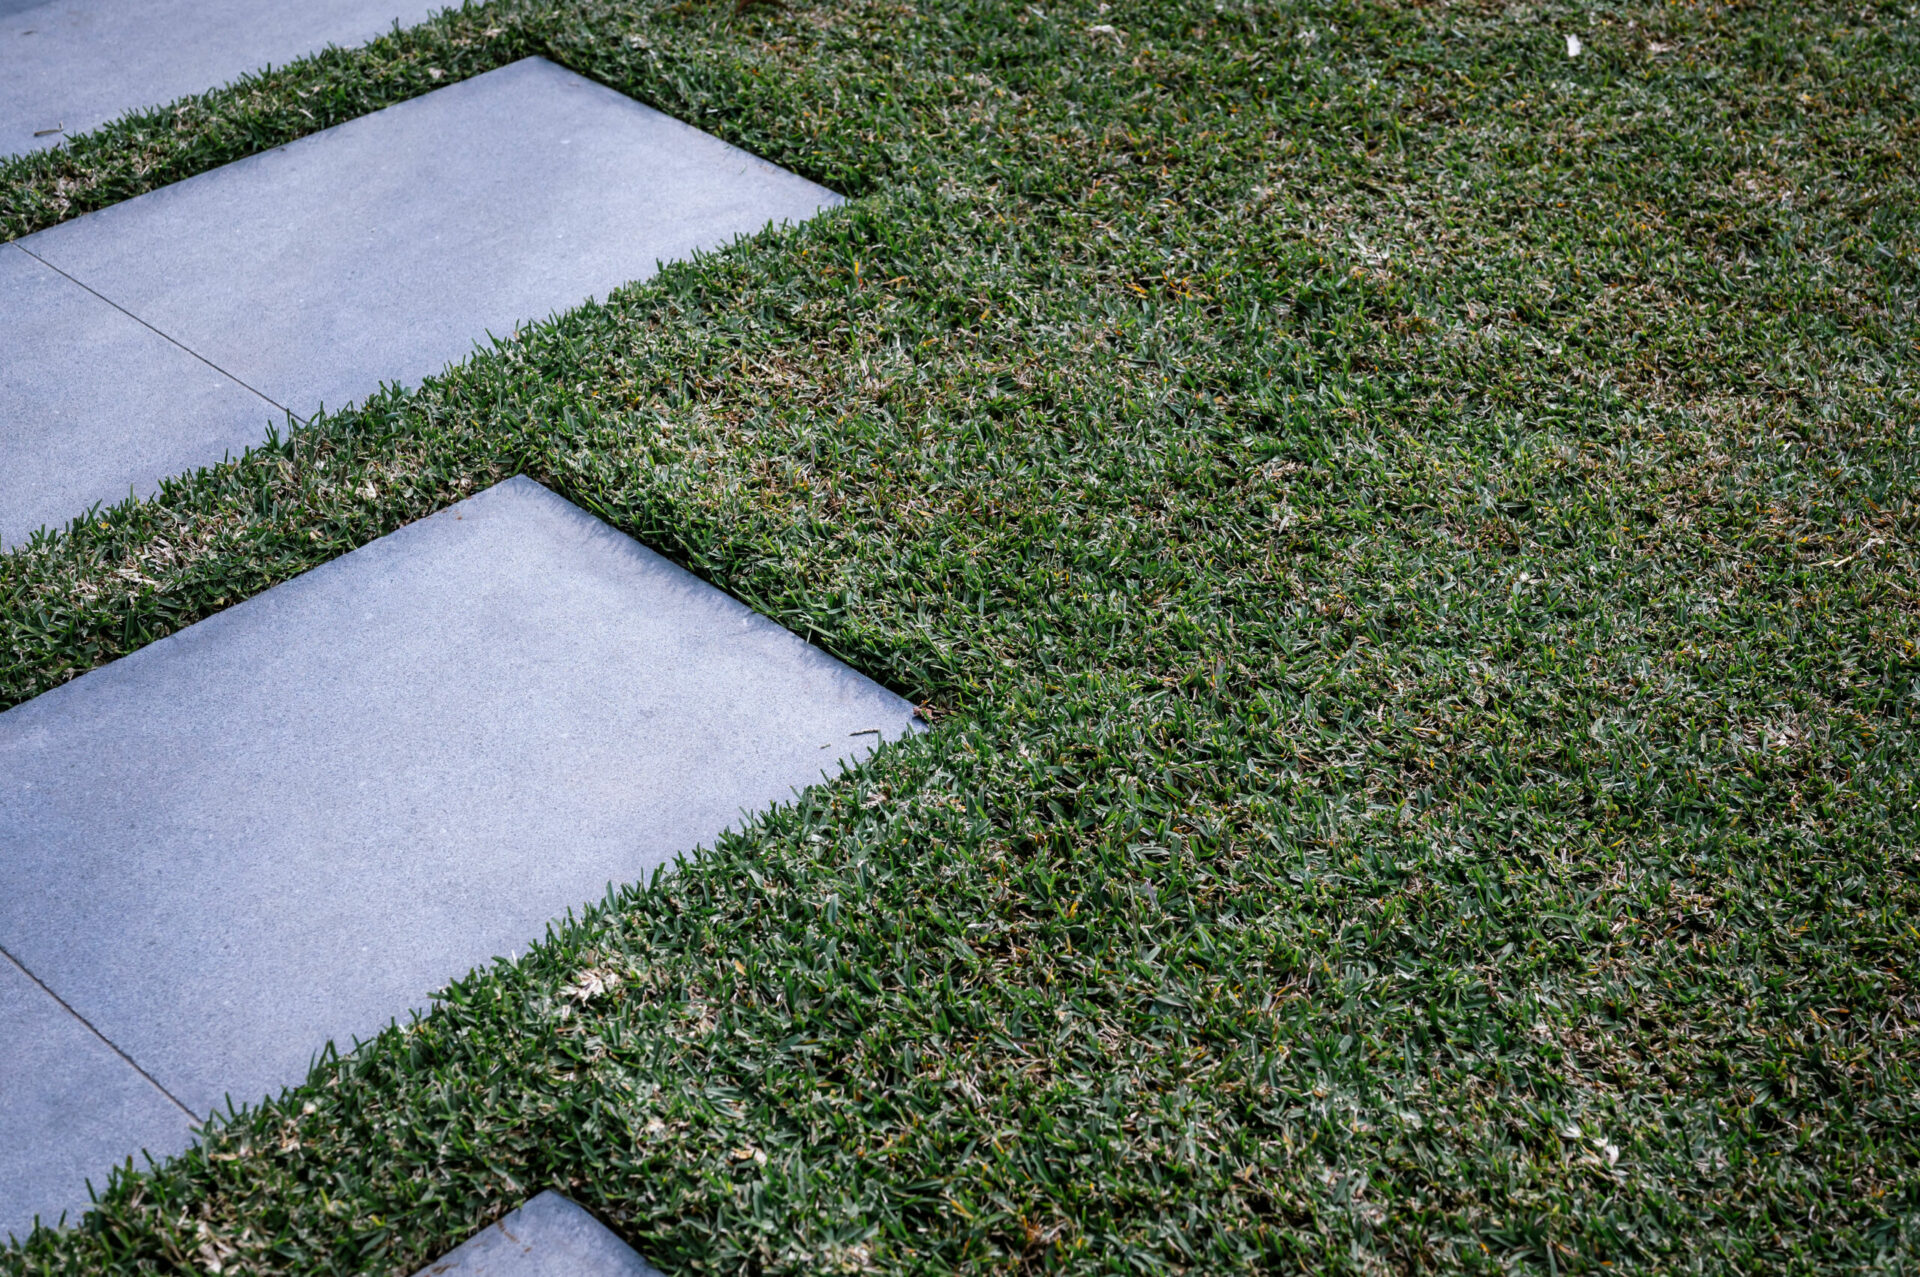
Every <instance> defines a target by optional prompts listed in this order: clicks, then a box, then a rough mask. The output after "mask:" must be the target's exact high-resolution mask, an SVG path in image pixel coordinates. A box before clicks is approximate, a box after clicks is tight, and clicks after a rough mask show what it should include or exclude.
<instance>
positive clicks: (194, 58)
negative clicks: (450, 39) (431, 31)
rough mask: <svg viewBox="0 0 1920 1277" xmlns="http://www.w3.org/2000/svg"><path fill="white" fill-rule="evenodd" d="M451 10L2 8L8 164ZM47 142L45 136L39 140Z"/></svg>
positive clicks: (316, 0)
mask: <svg viewBox="0 0 1920 1277" xmlns="http://www.w3.org/2000/svg"><path fill="white" fill-rule="evenodd" d="M445 7H447V5H446V4H445V3H444V0H437V2H433V3H429V2H428V0H0V156H6V155H12V154H14V153H16V152H19V151H30V150H36V149H38V148H41V147H47V146H58V145H59V144H60V143H61V142H63V141H64V140H66V139H67V138H68V137H72V136H74V135H77V134H80V133H85V132H87V131H88V130H90V129H95V128H98V127H99V126H100V125H102V124H105V123H107V122H108V121H110V120H114V119H117V118H118V117H120V116H122V115H124V114H126V113H127V112H128V111H135V110H141V109H143V108H146V107H154V106H165V105H166V104H167V103H169V102H173V101H175V100H177V99H179V98H183V97H186V96H188V95H189V94H194V93H204V92H206V91H207V90H208V89H214V88H219V87H220V86H221V85H223V84H227V83H229V82H231V81H233V80H237V79H239V78H240V77H241V76H243V75H246V74H247V73H249V72H252V71H259V70H262V69H264V68H265V67H266V66H267V65H268V64H269V63H285V62H290V61H292V60H293V59H295V58H298V57H304V56H305V55H307V54H309V53H317V52H319V51H320V50H321V49H324V48H326V47H327V46H328V45H333V44H338V45H356V44H361V43H364V42H365V41H367V40H370V39H372V38H373V37H375V36H377V35H381V34H382V33H384V32H386V31H389V30H391V29H392V28H393V26H394V24H395V23H400V24H402V25H411V24H413V23H415V22H420V21H422V20H424V19H425V18H427V17H428V16H429V15H431V14H432V13H433V12H434V11H436V10H438V9H442V8H445ZM36 134H39V135H40V136H35V135H36Z"/></svg>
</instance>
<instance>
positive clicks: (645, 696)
mask: <svg viewBox="0 0 1920 1277" xmlns="http://www.w3.org/2000/svg"><path fill="white" fill-rule="evenodd" d="M910 730H912V707H911V706H910V705H908V704H907V702H905V701H903V700H901V699H900V698H899V697H897V696H895V695H893V694H892V693H890V692H888V691H886V690H885V689H883V688H881V687H880V686H878V685H877V684H875V683H873V682H871V681H870V680H868V679H866V678H864V677H862V676H860V675H859V674H857V673H855V672H854V671H852V670H850V669H848V668H847V667H846V666H844V665H842V664H840V663H839V662H838V661H836V660H834V659H833V658H831V657H829V656H827V655H826V654H825V653H823V652H821V651H820V650H819V649H817V648H814V647H812V646H809V645H808V644H806V643H804V642H802V641H801V640H800V639H799V638H797V637H795V636H794V635H793V634H791V633H789V632H788V631H786V630H784V629H782V628H781V627H780V626H778V625H776V624H775V623H773V622H772V621H770V620H768V619H766V618H765V617H762V616H760V615H758V614H757V613H755V612H752V611H751V610H749V609H748V608H746V607H744V606H742V605H741V604H739V603H738V602H735V601H734V600H732V599H730V598H728V597H727V596H726V595H724V594H722V593H721V592H719V591H718V590H715V589H714V588H712V587H711V586H708V585H706V584H704V583H702V582H700V581H699V580H698V579H696V578H695V577H693V576H691V575H689V574H688V573H686V572H684V571H682V570H681V569H679V568H677V567H675V566H673V565H672V564H670V563H669V562H667V561H666V560H665V559H662V558H661V557H659V556H658V555H656V554H653V553H652V552H651V551H648V550H646V549H645V548H643V547H642V546H640V545H639V544H638V543H636V542H634V541H633V540H631V539H630V538H628V537H626V536H623V535H621V534H620V533H618V532H615V531H614V530H612V529H611V528H609V527H607V525H605V524H603V523H601V522H600V521H598V520H597V519H594V518H592V517H591V516H590V515H588V514H586V513H585V512H583V511H581V510H580V509H578V508H577V507H575V506H573V505H571V504H569V503H568V502H566V501H564V500H562V499H561V498H559V497H558V496H555V495H554V494H553V493H551V492H548V491H547V490H546V489H544V488H542V487H540V486H539V485H538V484H535V483H533V482H532V481H530V480H527V479H515V480H511V481H509V482H507V483H504V484H501V485H499V486H497V487H494V488H491V489H489V490H487V491H486V492H485V493H482V494H481V495H479V496H476V497H473V498H471V499H469V500H467V501H465V502H462V503H461V504H459V505H456V506H454V507H452V508H450V509H448V510H445V511H443V512H441V513H439V514H436V515H434V516H433V517H431V518H428V519H425V520H422V521H421V522H419V523H416V524H413V525H411V526H409V527H407V528H403V529H401V530H400V531H398V532H396V533H394V534H392V535H390V536H387V537H384V538H382V539H380V540H378V541H375V542H373V543H372V544H370V545H367V546H364V547H362V548H361V549H359V550H357V551H355V552H353V553H351V554H349V555H346V556H344V557H343V558H340V559H338V560H335V561H334V562H332V563H329V564H327V565H326V566H324V567H320V568H317V569H315V570H314V571H312V572H309V573H307V574H305V575H304V576H301V577H298V578H296V579H294V580H292V581H289V582H287V583H285V584H283V585H280V586H278V587H276V588H274V589H272V590H269V591H267V592H266V593H264V594H261V595H258V596H256V597H255V598H253V599H250V600H248V601H247V602H245V603H242V604H240V605H238V606H236V607H233V608H231V609H229V610H227V611H225V612H222V613H220V614H218V615H215V616H213V617H209V618H208V619H206V620H204V621H201V622H199V623H198V624H195V625H192V626H190V627H188V628H187V629H185V630H182V631H180V632H179V633H176V634H174V635H172V636H170V637H168V638H165V639H162V640H160V641H159V642H157V643H154V644H152V645H150V646H148V647H146V648H143V649H141V650H140V651H138V652H135V653H134V654H132V655H130V656H128V657H125V658H124V659H122V660H119V661H117V662H114V663H113V664H110V665H107V666H104V667H102V668H101V669H98V670H95V671H93V672H91V673H88V674H86V675H84V676H82V677H80V678H78V679H75V680H74V681H72V682H70V683H67V684H65V685H64V686H61V687H59V688H56V689H54V690H53V691H50V692H47V693H45V694H43V695H41V696H39V697H37V698H36V699H34V700H32V701H29V702H27V703H25V704H23V705H20V706H17V707H15V708H14V709H12V710H9V711H7V712H6V713H5V714H0V882H5V883H6V884H7V890H6V891H5V892H0V947H4V948H5V949H6V950H7V951H8V952H11V953H12V954H14V955H15V956H16V957H17V958H19V959H20V961H21V962H22V963H23V964H25V965H26V966H27V967H28V968H29V969H31V970H32V971H33V972H34V973H35V974H36V975H37V976H39V978H40V979H42V980H44V981H45V982H46V983H47V985H48V987H49V988H51V989H52V990H53V991H54V992H56V993H57V994H59V995H60V997H61V998H62V999H63V1000H65V1001H66V1002H67V1004H68V1005H69V1006H71V1007H73V1008H74V1010H75V1011H76V1012H78V1013H79V1014H80V1015H82V1016H84V1017H85V1018H86V1019H87V1020H88V1022H89V1023H91V1024H93V1025H94V1026H96V1027H97V1028H98V1029H99V1030H100V1031H101V1032H102V1033H103V1034H105V1035H106V1036H107V1037H108V1038H109V1039H111V1040H112V1041H113V1042H114V1043H115V1044H117V1045H118V1046H119V1047H120V1048H121V1049H122V1050H124V1051H125V1052H127V1054H128V1055H129V1056H131V1057H132V1058H133V1059H134V1060H136V1061H138V1062H139V1064H140V1065H141V1067H142V1068H144V1069H145V1070H146V1071H147V1072H148V1073H149V1074H150V1075H152V1076H153V1077H154V1078H155V1079H156V1080H158V1081H159V1083H160V1084H161V1085H162V1086H164V1087H166V1089H167V1090H168V1091H169V1092H170V1093H171V1094H173V1095H174V1096H176V1097H178V1098H179V1099H180V1100H181V1101H182V1102H183V1103H184V1104H186V1105H187V1106H188V1107H190V1108H191V1109H193V1110H194V1111H195V1112H197V1113H202V1114H205V1113H208V1112H210V1111H211V1110H213V1109H214V1107H215V1106H216V1105H218V1104H219V1103H220V1102H221V1101H222V1099H223V1097H225V1096H227V1095H229V1094H231V1095H232V1096H233V1098H234V1100H235V1101H236V1102H251V1101H256V1100H258V1099H259V1098H260V1097H261V1096H262V1095H264V1094H266V1093H269V1092H273V1091H277V1090H278V1089H279V1088H280V1087H281V1086H283V1085H287V1084H290V1083H295V1082H298V1081H300V1080H301V1079H302V1078H303V1077H304V1075H305V1072H306V1069H307V1067H308V1064H309V1062H310V1059H311V1056H312V1053H313V1052H314V1051H315V1050H316V1049H317V1048H319V1047H320V1046H321V1044H322V1043H323V1042H325V1041H327V1040H328V1039H332V1040H333V1041H335V1042H337V1043H339V1044H340V1045H341V1047H342V1049H346V1048H347V1047H349V1046H350V1045H351V1042H352V1040H353V1038H354V1036H355V1035H358V1036H360V1037H362V1038H365V1037H367V1036H370V1035H371V1034H372V1033H373V1032H374V1031H375V1030H377V1029H379V1028H380V1027H382V1026H383V1025H384V1024H386V1023H387V1022H388V1020H389V1018H391V1017H395V1016H401V1017H404V1015H405V1013H406V1012H407V1011H408V1010H409V1008H417V1007H421V1006H422V1005H423V1004H424V1003H425V1002H426V1000H427V999H426V995H427V994H428V993H429V991H431V990H433V989H435V988H437V987H438V986H439V985H441V984H442V983H443V982H445V981H446V980H448V979H450V978H452V977H455V976H458V975H460V974H463V973H464V972H466V971H467V970H469V969H470V968H472V967H473V966H475V965H476V964H483V963H485V962H487V961H488V960H490V959H491V958H493V957H494V956H496V955H502V954H511V953H516V952H520V951H523V950H524V949H525V948H526V946H527V945H528V943H529V942H531V941H535V940H538V939H539V938H541V936H542V935H543V934H544V931H545V927H546V925H547V923H548V921H549V920H551V919H554V918H556V917H560V916H561V915H563V914H564V913H565V912H566V911H567V910H568V909H570V908H578V907H580V906H581V905H583V904H585V903H587V902H590V901H594V900H597V899H600V898H601V897H602V896H603V893H604V891H605V889H606V888H607V886H608V884H609V883H625V882H630V881H635V880H639V879H642V878H644V877H645V876H646V875H647V874H648V872H649V871H651V870H653V869H654V868H655V867H657V866H661V865H664V864H667V863H669V862H670V861H671V860H672V859H673V858H674V857H675V856H676V855H678V854H679V853H682V852H686V851H690V850H692V849H693V848H695V847H696V846H698V845H700V844H703V843H707V842H710V841H711V840H712V839H713V838H714V837H715V835H717V834H718V833H719V832H721V830H722V829H723V828H725V827H727V826H729V825H731V824H733V823H735V822H736V821H737V820H738V819H739V818H740V817H741V815H742V813H745V812H758V811H761V810H763V809H765V808H766V807H768V806H769V805H770V804H773V803H775V802H777V801H780V800H782V799H786V798H789V797H791V796H792V794H793V793H794V791H795V790H796V788H798V787H803V786H805V785H808V784H810V783H812V782H814V781H815V780H817V779H818V778H819V777H820V776H821V775H822V773H823V772H831V773H834V774H837V772H838V769H839V764H840V763H841V761H842V760H846V761H852V760H854V759H857V758H860V757H863V756H864V755H865V754H867V753H868V752H870V751H871V750H872V749H873V748H874V747H875V746H877V745H878V744H879V743H880V742H881V741H882V740H888V739H892V738H895V737H898V736H900V735H902V734H903V733H906V732H908V731H910Z"/></svg>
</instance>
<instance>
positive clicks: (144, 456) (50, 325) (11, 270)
mask: <svg viewBox="0 0 1920 1277" xmlns="http://www.w3.org/2000/svg"><path fill="white" fill-rule="evenodd" d="M275 421H279V422H280V423H282V424H284V423H285V422H286V414H285V413H283V412H281V411H279V410H278V409H277V408H275V407H274V405H273V404H270V403H268V402H267V401H266V400H265V399H262V398H261V397H260V396H259V395H256V394H255V393H253V391H251V390H249V389H247V388H246V387H245V386H242V385H241V384H240V383H239V382H236V381H234V380H233V379H232V378H231V377H228V376H227V375H226V374H225V373H222V372H221V371H219V370H218V369H217V368H213V367H210V366H209V365H208V364H207V363H205V362H204V361H203V360H200V359H197V358H195V357H194V356H193V355H190V354H188V353H187V352H186V351H184V350H182V349H181V348H180V347H178V346H176V345H174V344H173V343H172V342H170V341H168V340H167V339H166V338H165V337H162V336H160V335H159V334H158V333H156V332H154V331H153V330H152V329H151V328H148V327H147V326H146V325H144V324H142V323H141V322H140V321H139V320H137V319H133V318H131V317H129V316H128V315H126V314H124V313H122V312H121V311H119V310H116V309H115V308H114V307H112V306H110V305H108V304H107V303H106V302H104V301H102V300H100V298H98V297H96V296H94V295H93V294H92V293H90V292H88V291H87V290H86V289H84V288H82V287H80V285H78V284H76V283H74V282H73V281H72V280H70V279H68V278H66V277H65V276H63V275H61V274H60V273H59V272H58V271H56V270H54V269H53V268H52V267H50V266H48V265H46V264H45V263H43V262H40V261H38V260H36V259H35V258H33V257H31V256H29V255H28V254H27V253H25V252H22V251H21V250H20V248H18V247H17V246H16V245H13V244H0V549H4V548H6V547H8V546H12V545H14V544H16V543H18V542H20V541H24V540H25V539H26V538H27V536H28V535H29V534H30V533H32V532H33V530H34V529H36V528H39V527H43V526H47V527H55V528H58V527H63V526H65V525H66V524H67V523H68V522H69V521H70V520H71V519H73V518H74V517H75V516H76V515H81V514H85V513H86V512H87V510H88V509H89V508H90V507H91V506H93V505H94V504H95V503H96V502H106V503H108V504H112V503H113V502H115V501H120V500H124V499H125V498H126V497H127V496H128V494H129V493H133V494H136V495H139V496H148V495H151V493H152V492H153V490H154V489H155V488H157V487H158V486H159V479H160V477H161V476H163V475H171V474H177V473H179V472H180V471H183V470H191V469H193V468H194V467H195V466H196V465H204V464H206V463H207V462H209V461H219V460H220V459H221V457H222V456H223V455H225V454H226V452H228V451H229V450H231V451H232V452H234V453H236V454H237V453H239V452H242V451H244V450H245V449H246V448H247V447H248V446H250V445H252V444H256V443H258V442H260V440H261V439H262V438H263V437H265V434H266V431H267V428H268V426H270V425H271V424H273V422H275Z"/></svg>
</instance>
